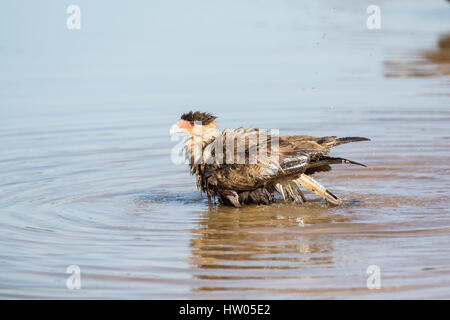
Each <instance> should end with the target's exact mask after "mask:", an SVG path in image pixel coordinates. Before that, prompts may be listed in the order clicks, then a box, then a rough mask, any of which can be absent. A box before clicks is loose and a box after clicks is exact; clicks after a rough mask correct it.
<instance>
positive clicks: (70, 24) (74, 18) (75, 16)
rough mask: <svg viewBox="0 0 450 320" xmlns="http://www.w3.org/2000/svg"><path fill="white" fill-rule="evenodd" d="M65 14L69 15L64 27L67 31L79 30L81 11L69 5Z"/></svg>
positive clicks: (77, 7) (73, 5) (75, 6)
mask: <svg viewBox="0 0 450 320" xmlns="http://www.w3.org/2000/svg"><path fill="white" fill-rule="evenodd" d="M66 13H67V14H70V16H68V17H67V21H66V26H67V29H69V30H79V29H81V9H80V7H79V6H77V5H75V4H71V5H70V6H68V7H67V9H66Z"/></svg>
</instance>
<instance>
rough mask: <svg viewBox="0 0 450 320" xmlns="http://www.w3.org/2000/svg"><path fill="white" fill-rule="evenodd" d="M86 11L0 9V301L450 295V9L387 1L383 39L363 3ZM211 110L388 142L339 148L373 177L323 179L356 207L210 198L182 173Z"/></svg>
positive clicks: (233, 123) (251, 121)
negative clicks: (374, 270)
mask: <svg viewBox="0 0 450 320" xmlns="http://www.w3.org/2000/svg"><path fill="white" fill-rule="evenodd" d="M79 5H80V7H81V10H82V17H83V18H82V19H83V20H82V28H81V30H78V31H68V30H67V29H65V18H66V15H65V7H64V6H60V7H59V5H57V4H55V3H54V2H45V1H44V2H42V3H41V4H39V5H38V4H29V6H30V7H29V13H27V12H24V11H23V10H21V8H20V7H19V6H18V5H17V4H14V3H10V4H6V3H2V4H0V15H1V16H2V18H1V19H0V24H2V25H1V28H0V30H1V31H0V39H1V46H0V57H1V59H0V70H1V71H2V72H1V73H0V82H1V88H2V89H1V90H0V112H1V117H0V148H1V149H0V150H1V156H0V190H1V193H0V271H1V272H0V297H2V298H62V299H66V298H164V299H166V298H167V299H177V298H189V299H191V298H192V299H198V298H206V299H221V298H263V299H266V298H275V299H297V298H327V299H335V298H337V299H349V298H369V299H382V298H389V299H390V298H393V299H396V298H409V299H413V298H427V299H428V298H446V299H448V298H450V247H449V241H450V217H449V214H450V213H449V209H448V208H449V206H450V199H449V196H448V189H449V187H450V152H449V147H450V130H449V129H450V108H449V107H450V97H449V96H450V86H449V85H450V76H449V72H448V70H449V67H450V59H449V58H448V57H449V51H448V50H449V49H448V46H447V45H446V43H448V42H446V41H448V40H447V39H448V35H449V32H450V19H449V18H450V8H449V5H448V3H447V2H445V1H429V2H427V3H424V2H419V1H417V2H414V5H411V2H410V1H396V2H395V4H392V3H388V2H387V1H380V6H381V10H382V29H381V30H378V31H369V30H367V28H366V26H365V20H366V18H367V16H368V15H367V14H366V12H365V9H366V5H361V4H359V2H350V3H347V2H346V4H345V5H344V4H342V1H328V2H326V3H322V4H311V3H310V2H300V3H299V2H298V1H285V2H280V3H277V4H275V2H274V3H267V2H260V1H250V2H246V4H239V5H238V4H229V3H227V4H224V3H221V4H219V3H214V2H210V1H194V2H189V5H188V4H186V3H184V2H179V1H173V2H162V1H161V2H155V3H152V4H149V3H146V2H140V3H139V5H140V7H139V6H138V5H137V4H135V5H134V6H131V5H130V6H127V7H126V8H124V7H121V6H119V5H115V4H110V3H109V2H97V1H96V3H95V4H93V3H89V2H86V1H79ZM255 8H258V9H257V10H255ZM111 21H112V22H111ZM417 21H421V23H420V24H418V23H417ZM6 26H7V27H8V28H9V29H8V30H14V32H9V33H8V32H6V31H5V30H6V28H5V27H6ZM197 107H198V108H199V109H201V110H205V111H210V112H213V113H215V114H216V115H218V116H219V119H218V120H219V125H220V126H221V127H222V128H225V127H237V126H257V127H261V128H268V129H271V128H276V129H279V130H280V132H281V134H286V135H287V134H298V133H305V134H311V135H321V136H326V135H338V136H366V137H370V138H371V139H372V141H371V142H361V143H355V144H349V145H344V146H339V147H337V148H336V149H335V150H334V151H333V154H334V155H336V156H344V157H346V158H349V159H352V160H355V161H358V162H363V163H365V164H367V165H368V167H367V168H360V167H349V166H335V168H334V170H333V171H332V172H329V173H321V174H317V175H316V178H317V179H318V180H319V181H321V182H322V183H323V184H324V185H326V186H327V187H329V188H330V189H331V190H332V191H333V193H335V194H337V195H339V196H341V197H343V198H344V199H345V203H344V205H342V206H339V207H331V206H328V205H327V204H325V203H324V202H322V201H311V202H308V203H307V204H306V205H304V206H301V207H299V206H296V205H292V204H281V203H277V204H274V205H271V206H248V207H245V208H242V209H234V208H225V207H220V206H217V205H209V204H208V202H207V200H206V199H205V197H204V196H202V195H201V194H200V193H199V192H198V191H197V189H196V187H195V184H194V180H193V178H192V177H191V176H189V174H188V168H187V167H186V166H184V165H175V164H173V163H172V162H171V161H170V152H171V148H172V147H173V146H174V145H175V144H176V142H174V141H171V140H170V138H169V136H168V130H169V128H170V125H171V124H172V123H173V122H175V121H176V120H177V119H178V118H179V116H180V114H181V113H182V112H185V111H187V110H189V109H192V108H197ZM307 197H308V198H309V199H312V200H314V199H315V197H314V196H313V195H311V194H307ZM69 265H78V266H79V267H80V269H81V289H79V290H69V289H67V287H66V280H67V278H68V276H69V274H66V269H67V267H68V266H69ZM370 265H377V266H379V268H380V272H381V288H380V289H379V290H370V289H368V288H367V285H366V281H367V278H368V276H369V275H368V274H367V273H366V270H367V268H368V266H370Z"/></svg>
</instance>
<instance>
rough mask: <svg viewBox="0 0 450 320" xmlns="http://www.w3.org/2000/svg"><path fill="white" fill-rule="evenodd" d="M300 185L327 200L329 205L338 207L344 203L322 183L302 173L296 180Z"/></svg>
mask: <svg viewBox="0 0 450 320" xmlns="http://www.w3.org/2000/svg"><path fill="white" fill-rule="evenodd" d="M294 181H295V182H297V183H298V184H300V185H301V186H302V187H303V188H305V189H308V190H310V191H312V192H314V193H315V194H317V195H318V196H319V197H321V198H323V199H325V200H327V201H328V202H329V203H332V204H335V205H338V204H341V203H342V200H341V199H339V198H338V197H336V196H335V195H334V194H332V193H331V192H330V191H328V190H327V189H326V188H325V187H324V186H322V185H321V184H320V183H318V182H317V181H316V180H314V179H313V178H311V177H309V176H307V175H306V174H304V173H302V174H301V175H300V177H299V178H297V179H296V180H294Z"/></svg>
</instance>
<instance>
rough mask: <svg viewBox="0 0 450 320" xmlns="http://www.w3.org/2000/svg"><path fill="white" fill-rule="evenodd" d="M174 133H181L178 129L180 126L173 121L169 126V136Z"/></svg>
mask: <svg viewBox="0 0 450 320" xmlns="http://www.w3.org/2000/svg"><path fill="white" fill-rule="evenodd" d="M176 133H182V131H181V130H180V128H179V127H178V126H177V124H176V123H175V124H174V125H172V126H171V127H170V130H169V135H170V136H173V135H174V134H176Z"/></svg>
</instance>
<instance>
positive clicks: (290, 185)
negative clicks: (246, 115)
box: [171, 111, 370, 207]
mask: <svg viewBox="0 0 450 320" xmlns="http://www.w3.org/2000/svg"><path fill="white" fill-rule="evenodd" d="M215 119H216V117H215V116H213V115H211V114H209V113H202V112H198V111H197V112H192V111H191V112H189V113H186V114H184V115H182V117H181V120H180V121H178V122H177V124H176V125H174V126H173V127H172V129H171V132H172V133H173V132H183V133H186V134H187V135H188V138H187V139H186V142H185V151H186V157H187V159H188V161H189V165H190V168H191V174H193V175H195V177H196V182H197V186H198V187H199V188H200V190H201V191H202V192H204V193H206V195H207V196H208V198H209V199H210V200H212V199H217V200H218V201H219V202H220V203H221V204H223V205H229V206H234V207H240V206H242V205H244V204H251V203H253V204H270V203H271V202H273V201H274V195H275V194H280V195H281V196H282V197H283V199H284V200H285V201H295V202H297V203H299V204H302V203H303V202H304V201H305V198H304V195H303V193H302V191H301V189H300V186H303V187H304V188H306V189H308V190H310V191H313V192H314V193H316V194H317V195H319V196H321V197H322V198H324V199H326V200H327V201H328V202H329V203H332V204H340V203H341V200H340V199H339V198H338V197H336V196H335V195H334V194H333V193H331V192H330V191H329V190H327V189H326V188H324V187H323V186H321V185H320V184H319V183H317V182H316V181H315V180H314V179H312V178H311V177H310V176H309V175H311V174H313V173H316V172H321V171H330V170H331V165H332V164H341V163H350V164H355V165H361V166H364V165H363V164H360V163H358V162H355V161H351V160H347V159H344V158H336V157H331V156H330V155H329V153H330V149H331V148H332V147H335V146H338V145H341V144H344V143H349V142H356V141H367V140H370V139H368V138H362V137H345V138H336V137H334V136H327V137H313V136H308V135H295V136H278V135H274V134H269V133H267V132H265V131H264V130H259V129H255V128H238V129H226V130H223V131H222V132H219V131H218V130H217V125H216V123H215Z"/></svg>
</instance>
